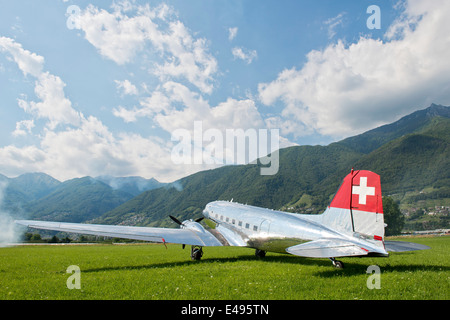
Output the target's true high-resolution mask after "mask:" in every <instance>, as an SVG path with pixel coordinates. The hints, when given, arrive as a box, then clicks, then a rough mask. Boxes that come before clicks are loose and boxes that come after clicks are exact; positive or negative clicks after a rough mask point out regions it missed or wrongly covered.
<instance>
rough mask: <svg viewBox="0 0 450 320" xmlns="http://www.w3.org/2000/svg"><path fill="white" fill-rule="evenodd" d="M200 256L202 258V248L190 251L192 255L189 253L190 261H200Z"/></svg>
mask: <svg viewBox="0 0 450 320" xmlns="http://www.w3.org/2000/svg"><path fill="white" fill-rule="evenodd" d="M202 256H203V250H202V248H195V249H193V250H192V253H191V259H192V260H196V261H198V260H200V259H201V258H202Z"/></svg>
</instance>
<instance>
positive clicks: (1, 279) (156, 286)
mask: <svg viewBox="0 0 450 320" xmlns="http://www.w3.org/2000/svg"><path fill="white" fill-rule="evenodd" d="M402 240H403V238H402ZM405 241H412V242H416V243H421V244H425V245H428V246H430V247H431V250H425V251H413V252H404V253H392V254H391V255H390V257H389V258H342V259H340V260H342V261H343V262H344V263H345V268H344V269H335V268H334V267H333V266H332V264H331V262H330V261H329V260H328V259H311V258H301V257H296V256H291V255H283V254H273V253H268V254H267V256H266V257H265V258H263V259H259V258H256V257H255V256H254V250H253V249H248V248H235V247H222V248H219V247H217V248H204V255H203V259H202V260H201V261H191V260H190V257H189V252H190V248H189V247H186V249H185V250H183V249H182V248H181V245H167V248H166V247H165V246H164V245H162V244H128V245H42V246H16V247H7V248H0V299H1V300H16V299H20V300H29V299H32V300H60V299H64V300H78V299H96V300H105V299H106V300H110V299H114V300H117V299H118V300H122V299H126V300H127V299H134V300H142V299H145V300H147V299H148V300H174V299H175V300H176V299H186V300H222V299H226V300H235V299H236V300H265V299H270V300H285V299H287V300H297V299H327V300H328V299H333V300H335V299H344V300H355V299H362V300H367V299H381V300H387V299H389V300H391V299H400V300H417V299H420V300H448V299H449V298H450V250H449V249H450V237H449V236H442V237H420V238H419V237H417V238H405ZM74 265H75V266H78V267H79V269H80V273H79V278H77V279H75V280H74V278H73V277H74V276H77V274H75V273H67V272H66V271H67V268H68V267H69V266H74ZM371 265H375V266H378V267H379V270H380V274H379V277H378V278H377V279H378V280H377V279H375V280H374V278H370V277H371V276H372V277H373V276H375V275H376V274H369V273H367V270H368V267H369V266H371ZM71 277H72V278H71ZM68 280H69V283H71V284H74V283H76V280H79V281H78V283H79V284H80V289H76V288H74V289H68V286H67V282H68ZM72 280H73V281H72ZM368 281H369V282H370V283H375V281H378V283H379V285H380V289H376V288H374V289H369V288H368V286H367V283H368Z"/></svg>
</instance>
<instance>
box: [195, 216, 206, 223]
mask: <svg viewBox="0 0 450 320" xmlns="http://www.w3.org/2000/svg"><path fill="white" fill-rule="evenodd" d="M203 219H205V217H201V218H198V219H195V222H200V221H202V220H203Z"/></svg>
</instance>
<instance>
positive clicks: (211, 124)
mask: <svg viewBox="0 0 450 320" xmlns="http://www.w3.org/2000/svg"><path fill="white" fill-rule="evenodd" d="M140 105H141V106H140V107H133V109H131V110H129V109H126V108H123V107H119V108H118V109H115V110H114V115H115V116H117V117H121V118H123V119H124V121H126V122H133V121H136V120H137V118H138V117H146V118H150V119H152V121H154V122H155V123H156V124H157V125H158V126H159V127H161V128H162V129H164V130H165V131H167V132H169V133H170V132H172V131H174V130H175V129H179V128H184V129H188V130H191V129H192V127H193V124H194V121H202V122H203V124H204V127H205V128H215V129H219V130H222V131H225V130H226V129H233V128H244V129H247V128H262V127H265V124H264V121H263V119H262V117H261V115H260V113H259V111H258V109H257V108H256V105H255V102H254V101H253V100H251V99H246V100H236V99H232V98H228V99H227V100H226V101H225V102H222V103H219V104H218V105H217V106H211V105H210V104H209V102H208V101H206V100H205V99H204V98H203V97H202V96H201V95H200V94H198V93H196V92H194V91H192V90H190V89H189V88H188V87H186V86H184V85H183V84H180V83H177V82H173V81H169V82H166V83H165V84H163V85H162V86H161V87H160V88H158V89H157V90H155V91H154V92H153V93H152V94H151V95H150V96H149V97H146V98H143V99H142V100H141V102H140Z"/></svg>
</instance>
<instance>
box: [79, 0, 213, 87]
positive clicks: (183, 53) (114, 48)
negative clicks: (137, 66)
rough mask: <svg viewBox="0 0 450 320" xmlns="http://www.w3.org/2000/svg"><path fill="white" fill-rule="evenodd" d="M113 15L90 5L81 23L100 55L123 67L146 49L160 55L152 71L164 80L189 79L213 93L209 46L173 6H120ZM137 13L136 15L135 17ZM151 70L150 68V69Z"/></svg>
mask: <svg viewBox="0 0 450 320" xmlns="http://www.w3.org/2000/svg"><path fill="white" fill-rule="evenodd" d="M114 9H115V10H114V11H113V12H108V11H106V10H104V9H98V8H97V7H94V6H93V5H89V6H88V7H87V8H86V9H85V10H83V11H82V12H81V13H80V16H79V17H78V18H77V21H76V22H77V24H78V25H79V26H80V29H82V30H83V31H84V32H85V38H86V39H87V40H88V41H89V42H90V43H91V44H92V45H93V46H94V47H96V48H97V49H98V50H99V52H100V54H101V55H103V56H105V57H107V58H109V59H111V60H113V61H114V62H116V63H117V64H119V65H122V64H126V63H130V62H132V61H133V59H134V58H135V57H136V56H137V55H138V53H140V52H142V51H143V50H144V49H146V52H150V53H151V52H153V53H156V54H158V55H159V57H160V60H161V61H155V62H154V64H155V66H154V67H153V68H152V69H151V71H152V72H153V73H154V74H155V75H156V76H158V77H160V78H161V79H163V80H164V81H167V80H169V78H177V79H178V78H181V79H186V80H187V81H189V82H190V83H192V84H193V85H195V86H196V87H198V88H199V89H200V90H201V91H202V92H204V93H211V92H212V90H213V82H214V79H213V76H214V74H215V73H216V72H217V61H216V59H215V58H214V57H213V56H212V55H211V54H210V53H209V50H208V43H207V41H206V40H205V39H203V38H195V37H193V36H192V33H191V32H190V30H188V28H186V26H185V25H184V24H183V23H182V22H181V21H179V20H176V19H175V18H176V16H175V15H174V14H173V12H172V10H171V8H170V7H168V6H167V5H166V4H161V5H160V6H158V7H156V8H150V6H149V5H146V6H135V5H132V4H131V3H129V2H127V5H126V6H122V5H120V6H119V5H116V6H114ZM132 14H134V15H132ZM147 68H148V66H147Z"/></svg>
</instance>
